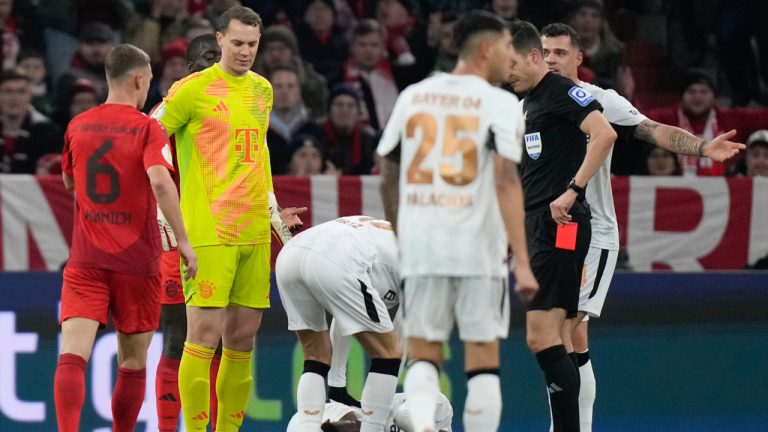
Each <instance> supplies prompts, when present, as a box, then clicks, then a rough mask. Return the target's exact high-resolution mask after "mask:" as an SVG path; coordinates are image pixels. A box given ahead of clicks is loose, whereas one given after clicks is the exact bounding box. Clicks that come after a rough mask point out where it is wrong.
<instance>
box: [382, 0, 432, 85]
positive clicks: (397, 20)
mask: <svg viewBox="0 0 768 432" xmlns="http://www.w3.org/2000/svg"><path fill="white" fill-rule="evenodd" d="M411 8H412V1H411V0H379V1H378V2H377V3H376V15H375V17H376V20H377V21H379V23H381V24H382V25H383V26H384V28H385V29H386V32H385V35H386V50H387V53H388V58H389V59H391V60H390V62H391V64H392V73H393V76H394V78H395V83H396V84H397V87H398V88H400V89H403V88H405V87H407V86H409V85H411V84H413V83H416V82H418V81H421V80H422V79H424V77H426V76H427V75H428V74H429V73H430V72H431V71H432V69H433V68H434V65H435V56H436V55H437V50H436V49H434V47H430V46H429V45H428V44H427V28H426V27H425V26H424V25H423V23H422V22H421V21H420V20H417V19H416V18H414V17H413V16H412V15H411Z"/></svg>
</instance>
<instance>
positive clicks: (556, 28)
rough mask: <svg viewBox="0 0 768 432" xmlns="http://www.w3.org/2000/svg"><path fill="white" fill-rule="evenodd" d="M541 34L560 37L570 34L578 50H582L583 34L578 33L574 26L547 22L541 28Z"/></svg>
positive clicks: (572, 42) (573, 44) (572, 43)
mask: <svg viewBox="0 0 768 432" xmlns="http://www.w3.org/2000/svg"><path fill="white" fill-rule="evenodd" d="M541 36H546V37H560V36H568V37H569V38H571V45H572V46H573V47H574V48H576V49H577V50H579V51H581V36H579V34H578V33H576V30H574V29H573V27H571V26H569V25H568V24H565V23H552V24H547V25H546V26H544V28H542V29H541Z"/></svg>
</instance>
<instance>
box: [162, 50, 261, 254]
mask: <svg viewBox="0 0 768 432" xmlns="http://www.w3.org/2000/svg"><path fill="white" fill-rule="evenodd" d="M271 110H272V85H271V84H270V83H269V82H268V81H267V80H266V79H265V78H263V77H261V76H259V75H257V74H255V73H253V72H248V73H247V74H246V75H245V76H242V77H236V76H232V75H230V74H228V73H226V72H224V71H223V70H222V69H221V67H220V66H219V65H218V64H215V65H213V66H211V67H209V68H208V69H205V70H203V71H201V72H197V73H193V74H191V75H189V76H188V77H186V78H184V79H181V80H179V81H177V82H176V83H175V84H174V85H173V86H172V87H171V89H170V90H169V91H168V96H166V97H165V99H164V100H163V102H162V104H161V105H159V106H158V107H157V108H156V109H155V110H154V113H153V116H154V117H155V118H157V119H158V120H160V122H162V124H163V126H165V128H166V130H167V131H168V135H175V139H176V154H177V158H178V163H179V175H180V188H181V212H182V215H183V216H184V225H185V227H186V229H187V232H188V234H189V238H190V242H191V243H192V246H195V247H198V246H210V245H244V244H261V243H268V242H269V241H270V224H269V209H268V207H267V191H271V190H272V172H271V169H270V165H269V149H268V148H267V145H266V139H265V137H266V134H267V128H268V127H269V112H270V111H271Z"/></svg>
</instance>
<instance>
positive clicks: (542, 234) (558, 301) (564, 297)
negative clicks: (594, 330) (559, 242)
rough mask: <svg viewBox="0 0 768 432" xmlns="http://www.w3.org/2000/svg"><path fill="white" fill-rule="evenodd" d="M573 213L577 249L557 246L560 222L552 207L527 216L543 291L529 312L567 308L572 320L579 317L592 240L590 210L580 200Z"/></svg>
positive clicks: (531, 248) (530, 245) (533, 265)
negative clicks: (582, 286) (580, 298)
mask: <svg viewBox="0 0 768 432" xmlns="http://www.w3.org/2000/svg"><path fill="white" fill-rule="evenodd" d="M569 214H570V215H571V216H572V218H573V219H572V222H576V223H577V224H578V225H579V226H578V231H577V234H576V250H566V249H559V248H556V247H555V239H556V234H557V223H556V222H555V221H554V220H553V219H552V214H551V212H550V209H549V206H543V207H541V208H538V209H534V210H532V211H527V212H526V214H525V231H526V236H527V239H528V253H529V255H530V260H531V269H532V270H533V274H534V276H536V280H537V281H538V282H539V291H538V293H536V296H535V297H534V298H533V301H531V303H530V304H529V305H528V310H550V309H553V308H561V309H565V311H566V314H567V316H568V318H572V317H575V316H576V312H577V311H578V308H579V289H580V288H581V276H582V274H581V273H582V268H583V267H584V259H585V258H586V257H587V251H589V242H590V241H591V239H592V227H591V224H590V219H591V214H590V212H589V208H588V207H587V206H586V205H585V204H583V203H581V202H579V201H577V202H575V203H574V204H573V207H572V208H571V211H570V212H569Z"/></svg>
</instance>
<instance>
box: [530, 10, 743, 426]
mask: <svg viewBox="0 0 768 432" xmlns="http://www.w3.org/2000/svg"><path fill="white" fill-rule="evenodd" d="M541 36H542V37H541V40H542V45H543V47H544V53H543V54H544V60H545V61H546V63H547V65H548V67H549V69H550V70H551V71H552V72H555V73H558V74H561V75H564V76H566V77H568V78H570V79H572V80H573V82H574V83H576V84H578V85H579V86H580V87H583V88H584V89H586V90H588V91H589V92H590V93H591V94H592V95H593V96H594V97H595V98H596V99H597V101H598V102H599V103H600V105H602V106H603V115H604V116H605V118H606V119H607V120H608V121H609V122H610V123H611V125H612V126H613V128H614V129H615V130H616V132H617V135H618V137H619V138H618V139H619V140H622V139H625V140H630V141H631V140H633V139H634V138H637V139H639V140H642V141H646V142H649V143H651V144H655V145H657V146H659V147H661V148H664V149H667V150H670V151H672V152H675V153H679V154H687V155H699V156H703V157H709V158H711V159H713V160H715V161H718V162H723V161H725V160H727V159H730V158H732V157H734V156H735V155H737V154H738V153H739V152H740V151H741V150H743V149H744V148H745V146H744V144H739V143H734V142H731V141H728V139H729V138H732V137H733V136H734V135H735V131H731V132H728V133H725V134H722V135H720V136H718V137H716V138H714V139H712V140H711V141H706V140H702V139H701V138H698V137H696V136H695V135H692V134H691V133H689V132H687V131H685V130H683V129H680V128H678V127H674V126H669V125H665V124H661V123H657V122H655V121H653V120H650V119H648V118H647V117H645V116H644V115H643V114H641V113H640V112H639V111H638V109H637V108H635V107H634V106H632V104H631V103H630V102H629V101H628V100H626V99H625V98H623V97H622V96H620V95H619V94H618V93H616V92H615V91H613V90H604V89H602V88H600V87H597V86H595V85H592V84H589V83H585V82H582V81H580V80H579V78H578V76H577V69H578V67H579V65H580V64H581V61H582V59H583V53H582V52H581V41H580V39H579V35H578V33H576V31H575V30H574V29H573V28H571V27H570V26H568V25H567V24H562V23H554V24H549V25H547V26H545V27H544V28H543V29H542V31H541ZM610 168H611V155H610V154H609V155H608V157H607V158H606V159H605V162H604V163H603V166H602V167H600V169H599V171H598V172H597V174H595V176H594V177H593V178H592V181H590V182H589V186H588V187H587V191H586V196H587V202H589V205H590V209H591V211H592V241H591V243H590V247H589V252H588V253H587V259H586V261H585V263H584V267H585V268H584V275H585V277H584V278H582V286H581V291H580V296H579V311H578V313H577V315H576V318H574V319H572V320H569V321H570V322H569V325H568V326H567V327H568V330H567V331H566V332H565V334H564V335H563V339H564V340H565V339H566V338H570V339H571V340H572V343H573V346H572V348H571V347H568V344H567V343H566V346H567V347H568V348H571V349H570V352H575V353H576V358H577V361H578V366H579V375H580V377H581V389H580V392H579V420H580V423H581V432H590V431H591V430H592V406H593V404H594V401H595V388H596V385H595V376H594V373H593V370H592V363H591V362H590V360H589V346H588V338H587V328H588V322H589V321H588V320H589V317H593V318H597V317H599V316H600V313H601V311H602V309H603V303H604V302H605V297H606V294H607V293H608V287H609V286H610V283H611V279H612V277H613V272H614V269H615V268H616V260H617V257H618V252H619V226H618V223H617V221H616V211H615V209H614V205H613V194H612V191H611V172H610Z"/></svg>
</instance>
